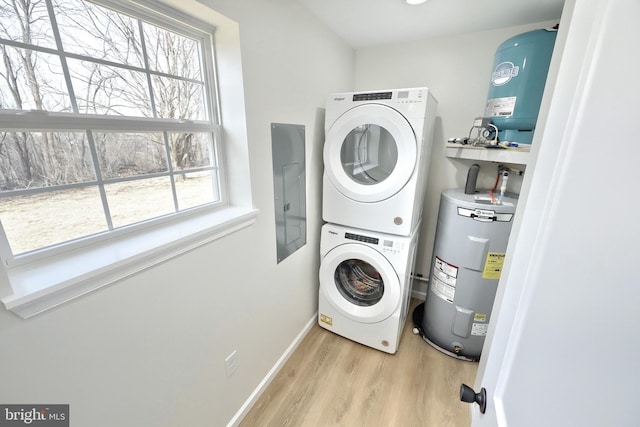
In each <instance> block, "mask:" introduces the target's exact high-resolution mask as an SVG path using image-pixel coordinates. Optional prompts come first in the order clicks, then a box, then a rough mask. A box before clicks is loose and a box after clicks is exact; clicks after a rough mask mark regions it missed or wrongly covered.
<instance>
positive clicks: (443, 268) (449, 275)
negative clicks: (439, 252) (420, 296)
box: [431, 257, 458, 303]
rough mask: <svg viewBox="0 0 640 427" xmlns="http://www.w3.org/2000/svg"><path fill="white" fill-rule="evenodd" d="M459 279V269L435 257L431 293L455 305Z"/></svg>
mask: <svg viewBox="0 0 640 427" xmlns="http://www.w3.org/2000/svg"><path fill="white" fill-rule="evenodd" d="M457 278H458V267H456V266H455V265H451V264H449V263H446V262H444V261H443V260H441V259H440V258H438V257H435V260H434V263H433V280H432V282H431V291H432V292H433V293H434V294H436V296H438V297H439V298H442V299H443V300H445V301H448V302H450V303H453V298H454V297H455V295H456V281H457Z"/></svg>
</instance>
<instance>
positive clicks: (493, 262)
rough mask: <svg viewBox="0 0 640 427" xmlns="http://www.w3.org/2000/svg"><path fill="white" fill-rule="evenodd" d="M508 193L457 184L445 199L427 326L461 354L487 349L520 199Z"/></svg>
mask: <svg viewBox="0 0 640 427" xmlns="http://www.w3.org/2000/svg"><path fill="white" fill-rule="evenodd" d="M507 194H508V193H507ZM507 194H505V195H502V196H494V195H493V194H490V193H489V192H476V193H474V194H465V192H464V190H463V189H456V190H447V191H444V192H443V193H442V196H441V199H440V211H439V213H438V226H437V229H436V237H435V243H434V248H433V259H432V262H431V272H430V278H429V289H428V290H427V297H426V300H425V304H424V314H423V317H422V330H423V332H424V336H423V338H424V339H425V340H426V341H427V342H428V343H429V344H431V345H432V346H434V347H435V348H436V349H438V350H440V351H442V352H443V353H446V354H448V355H450V356H453V357H456V358H459V359H465V360H472V361H475V360H478V359H479V358H480V353H481V352H482V346H483V344H484V339H485V336H486V334H487V329H488V326H489V320H490V318H491V310H492V308H493V301H494V299H495V295H496V290H497V287H498V280H499V279H500V274H501V272H502V265H503V263H504V258H505V253H506V250H507V242H508V241H509V234H510V232H511V225H512V223H513V216H514V213H515V209H516V203H517V196H516V195H507Z"/></svg>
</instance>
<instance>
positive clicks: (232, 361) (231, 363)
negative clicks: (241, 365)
mask: <svg viewBox="0 0 640 427" xmlns="http://www.w3.org/2000/svg"><path fill="white" fill-rule="evenodd" d="M237 357H238V350H233V352H231V354H230V355H228V356H227V358H226V359H224V367H225V370H226V371H227V376H228V377H230V376H231V375H233V374H234V373H235V372H236V369H238V365H237V363H236V362H237Z"/></svg>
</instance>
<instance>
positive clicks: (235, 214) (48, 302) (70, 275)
mask: <svg viewBox="0 0 640 427" xmlns="http://www.w3.org/2000/svg"><path fill="white" fill-rule="evenodd" d="M92 1H93V2H94V3H97V4H100V5H103V6H106V7H109V8H112V9H115V10H118V11H121V12H123V13H126V14H129V15H132V16H135V17H139V18H142V19H144V20H146V21H148V22H151V23H156V24H159V25H160V26H162V27H165V28H168V29H172V28H171V22H172V21H174V20H175V21H177V22H180V24H179V28H177V32H180V33H184V28H183V27H182V26H183V25H184V24H187V25H189V26H191V27H193V28H194V29H196V31H197V32H199V33H200V34H204V35H205V36H206V37H208V38H209V40H210V41H209V42H206V43H205V45H206V46H208V47H205V48H203V55H211V56H210V62H209V63H212V64H215V63H216V62H215V61H214V59H215V58H213V55H214V46H215V42H214V40H213V32H214V30H215V28H214V27H213V26H211V25H209V24H204V25H203V23H202V22H201V21H199V20H197V19H195V18H193V17H191V16H189V15H187V14H185V13H183V12H180V11H177V10H175V9H173V8H170V7H167V6H164V5H162V4H160V3H156V2H145V1H139V0H135V2H134V1H127V0H98V1H95V0H92ZM150 4H153V6H152V7H148V5H150ZM159 19H160V20H159ZM18 44H19V43H18ZM206 72H207V74H208V75H207V76H205V77H204V78H205V79H207V80H208V82H209V87H210V88H211V89H212V90H215V91H217V90H218V89H217V76H216V75H215V74H216V70H215V69H208V68H207V70H206ZM207 101H208V102H210V106H211V108H210V115H212V117H211V121H212V122H213V127H212V124H211V123H210V122H197V121H193V122H192V121H190V122H189V129H190V130H196V131H197V130H202V131H207V132H211V131H213V134H214V135H213V136H214V140H215V142H214V147H215V149H216V150H217V152H216V153H215V154H213V153H212V155H214V156H215V157H216V158H217V159H218V167H219V170H218V175H219V182H220V193H221V202H219V203H216V204H212V205H207V206H203V207H199V208H195V209H192V210H189V211H185V212H178V213H176V214H173V215H171V216H168V217H164V218H161V219H157V220H153V221H148V222H145V223H143V224H138V225H135V226H129V227H124V228H122V229H116V230H113V231H110V232H109V233H105V234H102V235H99V236H93V237H88V238H84V239H79V240H77V241H73V242H70V243H66V244H61V245H58V246H55V247H52V248H46V249H43V250H37V251H33V252H30V253H27V254H24V255H18V256H14V255H13V254H12V253H11V249H10V246H9V243H8V240H7V237H6V235H5V233H4V230H3V229H2V227H1V226H0V297H2V298H1V299H0V300H1V301H2V303H3V304H4V305H5V307H6V308H7V309H8V310H11V311H13V312H14V313H16V314H17V315H19V316H21V317H23V318H28V317H31V316H33V315H36V314H38V313H41V312H43V311H45V310H47V309H50V308H52V307H56V306H58V305H60V304H63V303H64V302H67V301H69V300H72V299H75V298H77V297H79V296H81V295H84V294H86V293H88V292H91V291H93V290H95V289H98V288H101V287H103V286H106V285H109V284H112V283H114V282H116V281H118V280H121V279H123V278H126V277H129V276H131V275H132V274H135V273H137V272H139V271H142V270H145V269H147V268H150V267H152V266H154V265H157V264H159V263H161V262H164V261H166V260H168V259H171V258H173V257H175V256H177V255H180V254H183V253H185V252H187V251H190V250H193V249H195V248H197V247H199V246H202V245H204V244H206V243H208V242H211V241H214V240H216V239H219V238H221V237H223V236H226V235H228V234H230V233H233V232H235V231H237V230H239V229H242V228H244V227H247V226H249V225H251V224H253V223H254V222H255V218H256V216H257V213H258V211H257V210H256V209H254V208H253V207H252V205H251V197H250V194H249V197H248V198H247V197H245V196H242V197H236V195H233V194H229V193H228V191H227V190H228V188H229V184H230V183H228V182H227V180H226V176H227V174H226V165H225V161H224V160H225V156H224V150H223V148H224V147H223V144H222V137H223V134H224V132H223V129H222V126H221V120H220V105H219V104H218V102H219V96H218V94H217V93H208V99H207ZM34 120H37V121H38V123H39V125H38V126H39V127H40V128H41V129H42V130H64V131H68V130H82V131H84V130H86V129H92V130H106V131H108V130H114V131H115V130H117V131H132V129H123V123H126V121H127V120H128V119H127V118H115V117H99V118H98V117H91V116H89V115H85V116H83V115H81V114H72V113H53V112H49V113H47V112H40V111H33V112H20V114H16V112H15V111H13V112H12V111H0V128H3V129H17V128H21V126H26V125H29V130H36V129H35V127H34V126H33V123H34ZM135 120H136V124H137V125H139V124H140V123H144V128H142V129H141V128H140V127H139V126H138V127H136V130H138V131H171V130H172V129H173V128H174V127H175V129H180V128H181V126H180V125H181V124H182V123H181V122H180V121H178V120H175V121H174V123H173V124H172V123H169V121H168V120H166V119H143V120H140V119H135ZM125 127H126V126H125ZM235 187H236V188H237V187H238V186H235ZM249 193H250V190H249ZM230 196H233V197H230ZM233 198H235V199H238V200H243V201H245V203H242V205H238V204H236V205H232V204H231V203H230V199H233ZM246 201H248V203H246Z"/></svg>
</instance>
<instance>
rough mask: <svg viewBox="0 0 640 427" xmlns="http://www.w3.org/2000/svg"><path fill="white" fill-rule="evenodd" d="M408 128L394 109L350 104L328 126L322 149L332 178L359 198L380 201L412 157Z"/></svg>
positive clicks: (396, 186)
mask: <svg viewBox="0 0 640 427" xmlns="http://www.w3.org/2000/svg"><path fill="white" fill-rule="evenodd" d="M417 154H418V145H417V139H416V136H415V134H414V133H413V128H412V127H411V125H410V124H409V122H408V121H407V119H406V118H405V117H404V116H402V114H400V113H399V112H398V111H396V110H394V109H393V108H391V107H388V106H385V105H379V104H366V105H361V106H358V107H354V108H352V109H350V110H348V111H347V112H345V113H344V114H343V115H342V116H340V117H339V118H338V119H337V120H336V121H335V122H334V123H333V124H332V125H331V127H330V128H329V130H328V132H327V135H326V139H325V144H324V151H323V160H324V170H325V173H326V175H327V177H328V178H329V180H330V181H331V184H332V185H333V186H334V187H335V188H336V189H337V190H338V191H339V192H340V193H342V194H343V195H345V196H346V197H348V198H350V199H352V200H356V201H359V202H379V201H381V200H386V199H388V198H389V197H391V196H393V195H394V194H396V193H397V192H398V191H400V190H401V189H402V188H404V186H405V185H406V183H407V182H408V181H409V179H410V178H411V177H412V176H413V171H414V169H415V167H416V163H417Z"/></svg>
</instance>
